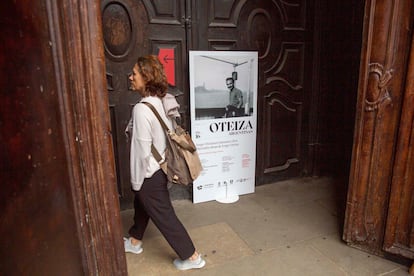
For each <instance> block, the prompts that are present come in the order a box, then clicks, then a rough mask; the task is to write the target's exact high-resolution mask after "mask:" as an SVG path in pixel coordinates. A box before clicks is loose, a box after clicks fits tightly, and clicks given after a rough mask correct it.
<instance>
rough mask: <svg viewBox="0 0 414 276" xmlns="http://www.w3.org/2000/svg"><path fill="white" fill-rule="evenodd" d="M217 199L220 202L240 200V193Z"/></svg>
mask: <svg viewBox="0 0 414 276" xmlns="http://www.w3.org/2000/svg"><path fill="white" fill-rule="evenodd" d="M216 201H217V202H220V203H234V202H237V201H239V196H238V195H226V196H225V197H219V198H216Z"/></svg>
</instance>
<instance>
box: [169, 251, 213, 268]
mask: <svg viewBox="0 0 414 276" xmlns="http://www.w3.org/2000/svg"><path fill="white" fill-rule="evenodd" d="M174 265H175V267H176V268H177V269H179V270H187V269H193V268H202V267H203V266H205V265H206V261H204V260H203V258H201V254H198V257H197V259H195V260H193V261H191V260H190V259H187V260H184V261H183V260H180V259H175V260H174Z"/></svg>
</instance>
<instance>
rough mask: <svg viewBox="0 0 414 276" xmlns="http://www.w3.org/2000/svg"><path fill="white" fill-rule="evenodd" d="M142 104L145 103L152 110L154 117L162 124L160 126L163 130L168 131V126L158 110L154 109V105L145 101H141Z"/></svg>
mask: <svg viewBox="0 0 414 276" xmlns="http://www.w3.org/2000/svg"><path fill="white" fill-rule="evenodd" d="M142 103H143V104H145V105H146V106H148V107H149V108H150V109H151V110H152V112H154V114H155V117H157V119H158V121H160V124H161V126H162V128H163V129H164V130H165V132H167V133H168V131H170V129H169V128H168V126H167V125H166V124H165V122H164V120H163V119H162V118H161V116H160V114H159V113H158V111H157V110H156V109H155V107H154V106H153V105H152V104H150V103H147V102H142Z"/></svg>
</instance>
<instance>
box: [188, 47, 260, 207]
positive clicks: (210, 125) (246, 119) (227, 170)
mask: <svg viewBox="0 0 414 276" xmlns="http://www.w3.org/2000/svg"><path fill="white" fill-rule="evenodd" d="M189 60H190V63H189V66H190V108H191V110H190V111H191V112H190V113H191V134H192V137H193V140H194V142H195V143H196V146H197V151H198V153H199V155H200V158H201V161H202V165H203V172H202V174H201V175H200V177H199V178H198V179H197V180H196V181H195V182H194V185H193V201H194V203H199V202H205V201H210V200H217V201H219V202H226V203H229V202H235V201H237V199H238V196H239V195H243V194H248V193H253V192H254V187H255V166H256V123H257V72H258V64H257V63H258V58H257V52H243V51H190V59H189Z"/></svg>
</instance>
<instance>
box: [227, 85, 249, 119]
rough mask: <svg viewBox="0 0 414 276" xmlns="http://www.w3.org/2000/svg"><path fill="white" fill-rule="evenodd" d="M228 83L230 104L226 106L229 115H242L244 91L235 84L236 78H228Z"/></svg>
mask: <svg viewBox="0 0 414 276" xmlns="http://www.w3.org/2000/svg"><path fill="white" fill-rule="evenodd" d="M226 85H227V88H228V89H229V104H228V105H227V106H226V114H225V115H224V116H225V117H226V118H227V117H240V116H243V115H244V108H243V93H242V92H241V91H240V90H239V89H237V88H236V87H235V86H234V79H233V78H227V79H226Z"/></svg>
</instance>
